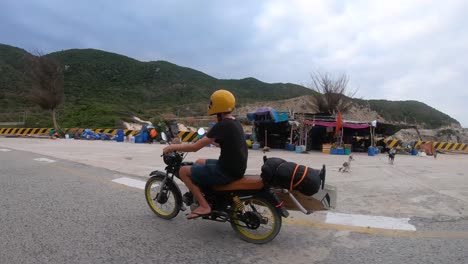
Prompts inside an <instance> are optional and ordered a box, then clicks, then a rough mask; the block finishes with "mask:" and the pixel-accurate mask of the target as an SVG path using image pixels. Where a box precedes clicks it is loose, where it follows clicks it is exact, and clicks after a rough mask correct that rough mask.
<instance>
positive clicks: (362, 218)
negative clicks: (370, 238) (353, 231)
mask: <svg viewBox="0 0 468 264" xmlns="http://www.w3.org/2000/svg"><path fill="white" fill-rule="evenodd" d="M409 220H410V219H409V218H393V217H386V216H373V215H355V214H343V213H332V212H328V213H327V217H326V220H325V222H326V223H329V224H340V225H348V226H360V227H371V228H382V229H393V230H405V231H416V227H415V226H414V225H411V224H409V223H408V222H409Z"/></svg>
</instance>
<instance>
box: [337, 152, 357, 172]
mask: <svg viewBox="0 0 468 264" xmlns="http://www.w3.org/2000/svg"><path fill="white" fill-rule="evenodd" d="M352 160H354V158H353V156H352V155H349V157H348V161H346V162H345V163H343V167H341V168H340V169H339V170H338V171H342V172H350V171H351V161H352Z"/></svg>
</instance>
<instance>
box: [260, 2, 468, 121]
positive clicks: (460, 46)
mask: <svg viewBox="0 0 468 264" xmlns="http://www.w3.org/2000/svg"><path fill="white" fill-rule="evenodd" d="M467 11H468V8H467V4H466V3H465V2H464V1H444V2H441V1H423V0H410V1H403V0H401V1H305V0H291V1H287V2H286V1H280V0H274V1H269V2H267V3H266V4H265V6H264V8H263V11H262V12H261V13H259V14H258V16H257V18H256V20H255V21H256V24H255V30H256V32H257V34H256V36H257V37H256V39H255V43H256V45H258V46H263V47H266V48H265V50H264V51H263V52H262V54H263V56H262V61H261V62H260V63H258V64H257V66H258V67H264V65H269V64H271V63H274V62H275V61H277V58H284V65H276V66H274V67H269V68H270V70H271V72H279V71H281V72H284V68H285V67H287V65H293V64H295V65H301V66H299V67H298V68H296V69H295V71H297V73H296V74H292V75H291V77H293V78H301V81H298V80H297V79H296V80H295V81H296V82H303V83H307V81H308V80H307V78H308V76H309V73H310V72H311V71H312V70H315V69H321V70H327V71H331V72H335V71H338V72H347V73H348V74H349V75H350V77H351V79H352V84H354V85H358V86H359V87H358V88H359V95H360V96H363V97H365V98H382V99H390V100H419V101H423V102H425V103H427V104H429V105H431V106H433V107H435V108H437V109H439V110H441V111H443V112H445V113H448V114H449V115H451V116H452V117H455V118H456V119H458V120H459V121H461V123H462V125H464V126H465V127H468V117H465V115H464V114H459V113H460V111H459V110H458V109H460V108H463V107H464V104H465V102H466V101H467V100H468V97H467V92H465V91H466V89H465V88H464V85H463V84H464V83H466V82H467V81H468V77H467V76H464V75H463V74H462V72H463V71H466V70H467V69H468V63H467V61H468V53H467V52H468V49H467V47H468V41H467V38H466V35H467V34H468V28H467V25H468V20H467V19H465V18H464V14H465V13H466V12H467ZM266 43H271V44H266ZM271 54H274V55H271ZM298 54H300V56H298ZM293 60H299V61H300V63H299V62H297V61H293ZM275 69H276V70H275ZM253 72H256V70H253ZM264 74H265V78H268V77H267V75H269V79H270V80H274V81H281V78H284V76H281V75H277V76H276V78H275V76H274V75H273V74H268V73H264ZM299 76H302V77H299ZM283 80H284V79H283Z"/></svg>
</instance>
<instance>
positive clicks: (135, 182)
mask: <svg viewBox="0 0 468 264" xmlns="http://www.w3.org/2000/svg"><path fill="white" fill-rule="evenodd" d="M112 181H113V182H116V183H120V184H123V185H127V186H130V187H134V188H138V189H141V190H144V189H145V184H146V182H144V181H139V180H134V179H130V178H126V177H124V178H118V179H114V180H112Z"/></svg>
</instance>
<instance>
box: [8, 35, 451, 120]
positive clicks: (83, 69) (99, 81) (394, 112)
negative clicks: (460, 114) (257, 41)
mask: <svg viewBox="0 0 468 264" xmlns="http://www.w3.org/2000/svg"><path fill="white" fill-rule="evenodd" d="M27 54H28V53H27V51H25V50H22V49H19V48H15V47H12V46H8V45H2V44H0V107H1V109H2V111H1V113H0V122H6V121H18V119H19V117H20V116H22V114H21V113H22V112H24V111H26V113H27V120H26V126H28V127H49V126H51V122H52V121H51V120H50V116H49V114H48V113H46V112H44V111H42V110H40V108H39V107H37V106H35V105H33V104H32V103H30V102H29V101H28V100H27V99H26V95H27V94H28V91H29V87H30V84H28V83H27V81H25V78H24V69H25V63H26V62H25V60H24V58H25V55H27ZM46 56H49V57H52V58H55V59H57V60H58V61H59V62H60V63H61V65H62V67H63V70H64V77H65V102H64V104H63V105H62V106H61V107H60V108H59V109H58V121H59V124H60V125H61V126H62V127H103V128H104V127H119V126H120V125H121V121H129V120H130V118H131V117H132V116H134V115H136V116H139V117H141V118H144V119H149V120H151V119H155V118H158V117H160V116H161V115H163V114H168V113H172V114H175V115H179V116H196V115H204V114H205V113H206V106H207V104H208V98H209V96H210V94H211V93H212V92H213V91H215V90H216V89H220V88H224V89H228V90H230V91H232V92H233V93H234V94H235V95H236V97H237V101H238V106H239V107H242V106H247V105H249V104H251V103H255V102H258V101H263V102H268V101H278V100H285V99H291V98H295V97H299V96H303V95H311V94H312V93H313V91H312V90H310V89H308V88H306V87H303V86H300V85H296V84H290V83H286V84H285V83H275V84H268V83H264V82H261V81H259V80H257V79H255V78H245V79H241V80H221V79H216V78H213V77H211V76H209V75H207V74H204V73H202V72H199V71H196V70H193V69H190V68H186V67H181V66H178V65H175V64H172V63H170V62H167V61H150V62H141V61H138V60H135V59H132V58H129V57H126V56H122V55H119V54H115V53H109V52H105V51H100V50H94V49H72V50H64V51H59V52H54V53H50V54H48V55H46ZM409 102H410V103H408V102H389V101H384V100H371V101H362V102H361V101H359V102H358V103H362V104H370V106H371V108H373V109H375V111H377V112H378V113H379V114H380V115H381V116H383V117H385V118H386V119H388V120H392V121H397V122H398V121H404V117H405V116H406V117H408V116H412V117H413V118H414V122H417V123H418V124H421V125H425V126H426V127H438V126H444V125H450V124H458V122H457V121H456V120H454V119H452V118H450V117H449V116H447V115H445V114H443V113H441V112H439V111H437V110H435V109H433V108H431V107H429V106H427V105H425V104H422V103H419V102H415V101H409ZM428 113H429V114H428ZM407 121H408V122H413V120H407Z"/></svg>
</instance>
